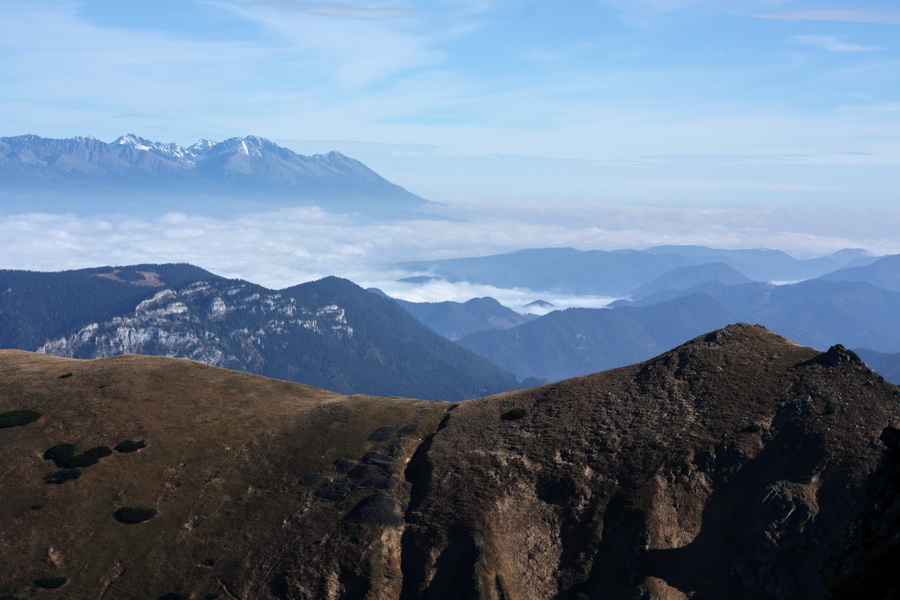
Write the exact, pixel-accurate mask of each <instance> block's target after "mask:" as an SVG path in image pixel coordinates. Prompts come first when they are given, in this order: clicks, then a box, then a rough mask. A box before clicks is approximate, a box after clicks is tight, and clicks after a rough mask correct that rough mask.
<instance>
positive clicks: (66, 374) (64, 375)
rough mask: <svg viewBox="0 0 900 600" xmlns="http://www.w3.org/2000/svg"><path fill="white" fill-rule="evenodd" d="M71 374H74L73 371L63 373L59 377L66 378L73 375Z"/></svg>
mask: <svg viewBox="0 0 900 600" xmlns="http://www.w3.org/2000/svg"><path fill="white" fill-rule="evenodd" d="M71 376H72V374H71V373H63V374H62V375H60V376H59V378H60V379H66V378H68V377H71Z"/></svg>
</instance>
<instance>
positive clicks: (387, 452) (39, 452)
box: [0, 325, 900, 600]
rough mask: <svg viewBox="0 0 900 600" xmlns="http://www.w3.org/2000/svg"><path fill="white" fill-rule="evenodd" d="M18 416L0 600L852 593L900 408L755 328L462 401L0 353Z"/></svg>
mask: <svg viewBox="0 0 900 600" xmlns="http://www.w3.org/2000/svg"><path fill="white" fill-rule="evenodd" d="M12 411H34V413H28V414H31V415H34V414H35V413H39V415H38V416H37V417H36V420H31V421H28V418H26V417H23V416H21V415H23V414H25V413H13V415H12V416H7V417H5V419H6V421H7V422H16V419H20V417H21V419H20V420H21V421H23V422H22V423H21V424H18V423H17V424H14V425H10V426H7V427H3V428H0V461H2V464H3V468H2V469H0V489H2V490H3V502H0V573H2V575H0V597H3V594H7V595H8V596H7V597H17V598H22V599H32V598H71V599H81V598H92V599H108V600H109V599H111V600H118V599H123V600H124V599H140V598H148V599H156V598H164V597H165V598H168V599H169V600H174V599H176V598H195V599H200V598H207V599H210V600H211V599H213V598H235V599H237V598H240V599H274V598H284V599H301V598H303V599H325V598H327V599H348V600H349V599H355V598H359V599H367V600H375V599H385V600H386V599H404V600H406V599H418V598H428V599H430V600H434V599H442V598H447V599H450V598H453V599H457V598H460V599H465V598H473V599H483V600H488V599H490V600H501V599H502V600H513V599H531V598H535V599H536V598H548V599H549V598H552V599H559V600H566V599H573V600H584V599H586V598H587V599H597V598H604V599H606V598H612V599H618V598H622V599H626V598H627V599H631V598H641V599H651V598H655V599H657V600H671V599H686V598H693V599H699V600H703V599H712V598H735V599H750V598H754V599H758V598H773V599H774V598H778V599H794V598H797V599H799V598H827V597H828V596H829V595H830V594H832V593H844V594H845V595H844V596H843V597H854V596H853V595H852V594H853V589H854V588H852V587H848V585H849V584H847V578H850V579H851V580H855V582H857V583H858V582H860V581H863V580H865V578H866V577H867V575H866V573H869V572H870V569H869V565H870V564H871V557H870V556H869V552H870V551H871V549H872V548H873V544H881V545H882V546H883V545H884V544H887V543H888V541H886V540H890V539H892V538H891V536H892V535H894V534H893V531H894V530H895V525H896V519H895V518H893V517H892V518H890V519H887V518H886V519H880V516H879V514H880V513H879V509H878V507H881V506H888V505H889V502H888V501H887V500H885V498H884V496H885V495H886V494H887V495H890V494H895V493H894V492H893V491H892V489H893V488H890V481H891V475H890V473H893V472H894V471H892V470H891V469H892V468H894V469H895V468H896V467H891V465H892V464H893V463H890V462H889V461H888V459H887V458H886V457H889V456H890V451H888V452H885V449H886V447H887V448H889V449H890V448H894V447H895V446H897V443H896V442H897V440H895V439H894V438H893V437H891V434H890V432H891V431H892V430H890V429H888V430H887V433H885V429H886V428H888V427H896V426H897V425H898V422H900V391H898V388H897V387H896V386H894V385H893V384H890V383H888V382H886V381H885V380H884V379H882V378H881V377H880V376H879V375H878V374H876V373H875V372H873V371H872V370H870V369H869V368H868V367H867V366H866V365H865V364H864V363H862V362H861V361H859V360H858V358H857V357H856V356H855V355H854V354H853V353H852V352H849V351H847V350H844V349H843V348H841V347H834V348H832V349H831V350H829V351H828V352H826V353H822V352H819V351H817V350H813V349H811V348H807V347H803V346H799V345H797V344H795V343H793V342H791V341H790V340H787V339H785V338H782V337H780V336H778V335H776V334H773V333H771V332H770V331H768V330H765V329H763V328H761V327H758V326H748V325H732V326H729V327H727V328H725V329H722V330H718V331H716V332H712V333H710V334H706V335H703V336H700V337H698V338H696V339H694V340H692V341H691V342H688V343H687V344H684V345H682V346H680V347H678V348H676V349H674V350H672V351H670V352H666V353H664V354H662V355H661V356H659V357H657V358H655V359H653V360H650V361H647V362H644V363H640V364H637V365H634V366H630V367H624V368H621V369H616V370H613V371H607V372H603V373H598V374H594V375H589V376H586V377H581V378H577V379H572V380H567V381H563V382H560V383H556V384H552V385H549V386H544V387H539V388H534V389H530V390H524V391H519V392H509V393H506V394H501V395H497V396H491V397H487V398H481V399H476V400H469V401H466V402H462V403H459V404H451V403H443V402H424V401H419V400H412V399H403V398H376V397H369V396H345V395H340V394H335V393H331V392H326V391H323V390H319V389H316V388H311V387H306V386H302V385H299V384H293V383H287V382H283V381H277V380H272V379H266V378H263V377H259V376H254V375H249V374H245V373H239V372H235V371H227V370H224V369H219V368H215V367H209V366H205V365H201V364H198V363H194V362H191V361H187V360H179V359H168V358H160V357H138V356H122V357H114V358H107V359H98V360H90V361H82V360H74V359H65V358H59V357H53V356H44V355H37V354H31V353H27V352H22V351H0V423H3V422H4V417H3V415H9V414H10V413H12ZM24 421H28V422H24ZM125 441H132V442H143V443H144V444H145V446H144V447H141V448H137V449H134V451H130V452H129V451H125V450H128V449H130V448H133V446H131V447H128V446H126V447H125V448H123V449H122V450H123V451H120V450H118V449H116V450H112V451H111V452H110V453H109V454H108V455H107V453H106V452H104V451H100V450H99V449H100V448H102V447H109V448H113V447H116V446H119V445H120V444H121V443H122V442H125ZM65 443H68V444H73V445H74V448H71V449H70V454H69V455H68V460H76V462H77V460H82V459H84V457H85V456H86V455H88V458H90V456H96V457H98V458H97V460H95V461H94V462H95V464H89V465H87V466H83V467H68V468H69V469H73V468H74V469H77V470H78V471H79V476H78V477H77V478H74V479H68V478H67V476H66V475H65V474H64V473H60V471H64V470H65V469H66V468H67V467H66V466H65V464H64V465H63V466H59V464H53V463H54V459H53V458H52V457H53V452H51V453H49V454H50V455H51V458H49V459H47V458H44V457H45V455H47V454H48V452H47V451H48V450H50V449H51V448H54V447H58V446H59V445H60V444H65ZM138 445H139V444H138ZM58 452H59V451H58V450H57V454H58ZM63 454H64V453H63ZM101 455H102V456H101ZM57 460H62V462H63V463H65V460H67V459H66V456H63V457H62V459H59V457H57ZM886 461H887V462H886ZM84 462H90V460H84ZM54 474H55V475H54ZM60 479H62V481H59V480H60ZM123 508H124V509H131V512H128V511H127V510H126V511H125V512H124V513H123V512H122V511H121V510H120V509H123ZM142 511H143V512H142ZM892 514H893V515H896V514H900V513H897V511H896V509H895V512H893V513H890V512H889V513H888V515H892ZM123 515H124V516H123ZM145 516H146V517H148V519H147V520H146V521H143V522H139V523H128V522H122V520H123V519H124V520H125V521H128V520H129V519H132V520H140V519H142V518H144V517H145ZM56 584H58V585H59V586H60V587H52V586H53V585H56ZM48 586H49V588H48ZM835 586H838V587H835ZM841 586H843V587H841ZM835 590H836V591H835ZM847 590H850V591H849V592H847ZM847 594H850V595H847ZM835 597H839V596H835ZM856 597H859V596H856ZM867 597H873V598H875V597H882V596H878V595H877V594H875V593H873V594H870V595H869V596H867ZM884 597H887V596H884Z"/></svg>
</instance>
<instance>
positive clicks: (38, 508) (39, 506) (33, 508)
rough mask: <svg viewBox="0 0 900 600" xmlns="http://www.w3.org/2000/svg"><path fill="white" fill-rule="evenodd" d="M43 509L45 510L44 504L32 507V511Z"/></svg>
mask: <svg viewBox="0 0 900 600" xmlns="http://www.w3.org/2000/svg"><path fill="white" fill-rule="evenodd" d="M42 508H44V506H43V505H42V504H32V505H31V510H41V509H42Z"/></svg>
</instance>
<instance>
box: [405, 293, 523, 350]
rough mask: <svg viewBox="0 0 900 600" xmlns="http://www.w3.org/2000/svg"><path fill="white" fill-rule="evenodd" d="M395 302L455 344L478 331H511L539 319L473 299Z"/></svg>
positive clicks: (484, 300)
mask: <svg viewBox="0 0 900 600" xmlns="http://www.w3.org/2000/svg"><path fill="white" fill-rule="evenodd" d="M394 301H395V302H397V304H399V305H400V306H402V307H403V308H404V310H406V311H407V312H408V313H409V314H411V315H412V316H414V317H415V318H416V319H418V320H419V321H421V322H422V323H424V324H425V325H427V326H428V327H430V328H431V329H433V330H435V331H436V332H438V333H439V334H441V335H442V336H444V337H445V338H447V339H448V340H451V341H456V340H458V339H460V338H463V337H466V336H467V335H470V334H472V333H476V332H478V331H485V330H488V329H510V328H512V327H516V326H517V325H521V324H523V323H527V322H528V321H530V320H532V319H534V318H535V317H534V316H533V315H523V314H520V313H517V312H516V311H514V310H512V309H511V308H507V307H505V306H503V305H502V304H500V303H499V302H498V301H497V300H495V299H494V298H472V299H471V300H467V301H465V302H452V301H445V302H408V301H406V300H398V299H396V298H395V299H394Z"/></svg>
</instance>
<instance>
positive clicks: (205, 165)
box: [0, 134, 428, 215]
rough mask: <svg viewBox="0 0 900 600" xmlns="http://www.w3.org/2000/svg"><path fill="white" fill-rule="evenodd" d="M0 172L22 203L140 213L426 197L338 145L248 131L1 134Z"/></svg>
mask: <svg viewBox="0 0 900 600" xmlns="http://www.w3.org/2000/svg"><path fill="white" fill-rule="evenodd" d="M0 177H2V178H3V180H4V183H5V185H4V189H3V190H2V194H0V200H2V199H3V198H4V197H6V198H8V199H11V200H21V198H22V197H26V198H29V199H30V202H29V208H30V210H60V209H64V210H67V211H72V210H74V209H80V210H81V211H90V212H95V213H96V212H102V211H111V212H122V211H125V212H138V213H140V212H148V211H149V212H153V211H160V210H172V209H174V208H175V207H176V206H177V203H178V202H181V201H185V200H189V201H190V206H191V208H192V210H197V211H200V212H219V213H221V212H223V211H224V212H228V211H234V210H238V209H241V208H244V209H246V208H249V207H253V206H255V207H256V208H257V209H260V208H277V207H283V206H300V205H308V204H311V203H319V204H321V205H322V206H325V207H329V208H333V209H336V210H340V211H345V210H361V211H362V210H367V211H370V212H372V214H377V211H378V209H379V206H373V203H374V202H375V201H377V202H378V204H379V205H380V208H381V209H382V210H383V211H384V213H383V214H384V215H390V214H392V212H394V211H398V210H414V209H417V208H421V207H423V206H425V205H427V204H428V202H427V201H426V200H424V199H423V198H420V197H418V196H416V195H414V194H412V193H410V192H408V191H406V190H405V189H403V188H401V187H400V186H397V185H395V184H393V183H390V182H389V181H387V180H386V179H384V178H383V177H381V176H380V175H378V174H377V173H375V172H374V171H372V170H371V169H369V168H368V167H366V166H365V165H364V164H362V163H361V162H359V161H357V160H354V159H352V158H349V157H346V156H344V155H342V154H340V153H338V152H329V153H327V154H316V155H313V156H304V155H301V154H297V153H295V152H293V151H291V150H289V149H287V148H283V147H281V146H278V145H277V144H274V143H273V142H271V141H269V140H266V139H264V138H260V137H257V136H253V135H251V136H247V137H245V138H240V137H235V138H231V139H228V140H225V141H223V142H212V141H209V140H200V141H199V142H197V143H195V144H193V145H191V146H188V147H182V146H178V145H176V144H174V143H169V144H163V143H160V142H153V141H150V140H146V139H144V138H141V137H138V136H135V135H132V134H129V135H126V136H122V137H120V138H118V139H117V140H116V141H114V142H112V143H108V144H107V143H105V142H102V141H100V140H97V139H95V138H92V137H75V138H70V139H47V138H41V137H38V136H35V135H24V136H17V137H5V138H0ZM87 200H90V202H87ZM217 200H218V202H217ZM226 200H227V202H226ZM15 208H17V207H16V205H15V204H12V203H10V206H9V210H10V211H11V210H14V209H15Z"/></svg>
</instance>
